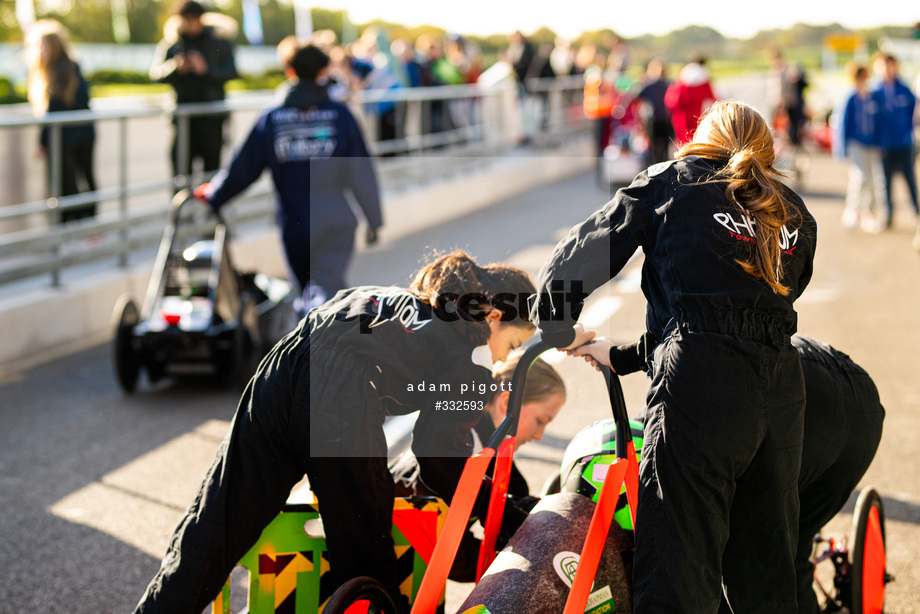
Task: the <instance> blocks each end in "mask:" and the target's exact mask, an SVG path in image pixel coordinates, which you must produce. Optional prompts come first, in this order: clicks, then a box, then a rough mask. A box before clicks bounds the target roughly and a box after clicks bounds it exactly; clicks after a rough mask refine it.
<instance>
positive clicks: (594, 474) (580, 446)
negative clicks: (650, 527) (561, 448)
mask: <svg viewBox="0 0 920 614" xmlns="http://www.w3.org/2000/svg"><path fill="white" fill-rule="evenodd" d="M629 428H630V431H632V438H633V445H634V446H635V447H636V457H637V458H636V460H637V461H638V460H640V459H641V458H642V423H641V422H639V421H638V420H630V421H629ZM616 440H617V430H616V423H615V422H614V420H613V418H607V419H605V420H598V421H597V422H595V423H594V424H591V425H589V426H587V427H585V428H584V429H582V430H581V431H580V432H579V433H578V434H577V435H575V437H574V438H573V439H572V441H571V442H570V443H569V445H568V447H567V448H566V449H565V454H564V455H563V457H562V470H561V471H560V484H561V489H562V492H577V493H579V494H582V495H585V496H587V497H590V498H591V500H592V501H594V502H595V503H597V500H598V497H599V496H600V492H601V486H602V485H603V483H604V478H605V477H606V475H607V467H608V466H610V465H611V464H612V463H613V461H615V460H616V457H617V455H616ZM613 517H614V519H615V520H616V521H617V522H618V523H619V524H620V526H621V527H623V529H625V530H627V531H632V528H633V527H632V519H631V518H630V516H629V510H628V509H627V507H626V487H625V486H623V487H622V488H621V490H620V499H619V501H617V509H616V513H615V514H614V516H613Z"/></svg>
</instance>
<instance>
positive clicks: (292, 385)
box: [135, 252, 535, 614]
mask: <svg viewBox="0 0 920 614" xmlns="http://www.w3.org/2000/svg"><path fill="white" fill-rule="evenodd" d="M534 291H535V289H534V286H533V282H532V281H531V280H530V278H529V277H528V276H527V274H526V273H525V272H523V271H521V270H520V269H516V268H513V267H509V266H505V265H500V264H490V265H487V266H484V267H480V266H477V265H476V263H475V262H474V261H473V260H472V259H471V258H470V257H469V256H467V255H466V254H465V253H463V252H454V253H451V254H447V255H445V256H441V257H440V258H438V259H437V260H435V261H434V262H432V263H430V264H428V265H427V266H425V267H424V268H422V269H421V270H420V271H419V272H418V274H417V276H416V277H415V280H414V281H413V283H412V285H411V286H410V287H409V288H408V289H403V288H397V287H389V288H383V287H377V286H363V287H358V288H351V289H346V290H342V291H340V292H339V293H338V294H336V295H335V297H333V298H332V299H331V300H330V301H328V302H327V303H325V304H324V305H322V306H320V307H317V308H315V309H312V310H311V311H310V312H309V313H308V314H307V317H306V318H304V319H303V320H302V321H301V322H300V325H299V326H298V327H297V328H296V329H295V330H294V331H292V332H291V333H290V334H288V335H287V336H286V337H285V338H284V339H282V340H281V341H279V342H278V344H277V345H276V346H275V347H274V348H273V349H272V350H271V351H270V352H269V353H268V355H267V356H266V357H265V358H264V359H263V360H262V363H261V364H260V365H259V368H258V370H257V371H256V374H255V376H253V378H252V380H251V381H250V382H249V385H248V386H247V387H246V390H245V391H244V392H243V397H242V398H241V399H240V403H239V407H238V409H237V413H236V416H235V418H234V420H233V424H232V426H231V430H230V433H229V434H228V436H227V438H226V439H225V440H224V442H223V443H222V445H221V447H220V449H219V450H218V453H217V457H216V458H215V460H214V464H213V465H212V467H211V469H210V471H209V472H208V474H207V475H206V476H205V479H204V481H203V482H202V484H201V487H200V489H199V491H198V494H197V495H196V497H195V499H194V500H193V502H192V504H191V506H190V507H189V509H188V511H187V512H186V514H185V517H184V518H183V519H182V521H181V522H180V523H179V526H178V528H177V529H176V532H175V533H174V535H173V537H172V540H171V543H170V547H169V550H168V551H167V554H166V557H165V558H164V559H163V563H162V565H161V567H160V571H159V573H158V574H157V575H156V577H154V579H153V580H152V581H151V583H150V585H149V586H148V588H147V592H146V594H145V595H144V597H143V598H142V599H141V601H140V603H139V604H138V606H137V609H136V610H135V612H138V613H142V612H143V613H149V612H170V613H175V612H187V613H189V614H198V613H199V612H201V611H202V609H204V608H205V606H207V604H208V603H210V602H211V601H212V600H213V599H214V597H215V596H216V595H217V593H218V592H219V591H220V589H221V587H222V586H223V584H224V582H225V581H226V579H227V577H228V576H229V574H230V571H231V569H232V568H233V566H234V565H235V564H236V563H237V561H239V559H240V558H241V557H242V556H243V555H244V554H245V553H246V552H247V551H248V550H249V548H250V547H251V546H252V545H253V544H254V543H255V542H256V540H257V539H258V537H259V535H260V533H261V532H262V529H263V528H264V527H265V526H266V525H267V524H268V523H269V522H270V521H271V520H272V519H273V518H274V517H275V516H276V515H277V514H278V512H279V510H280V509H281V507H282V505H283V504H284V502H285V500H286V499H287V497H288V495H289V494H290V491H291V488H292V487H293V486H294V485H295V484H297V482H299V481H300V480H301V479H302V478H303V476H304V474H306V475H307V476H308V477H309V480H310V487H311V489H312V490H313V493H314V494H315V495H316V499H317V501H318V504H319V511H320V514H321V516H322V518H323V525H324V529H325V535H326V545H327V548H328V553H329V564H330V573H331V574H332V575H333V584H334V585H335V586H339V585H341V584H342V583H344V582H345V581H347V580H349V579H351V578H354V577H358V576H370V577H372V578H375V579H377V580H379V581H380V582H381V583H382V584H383V586H384V587H385V588H386V589H387V591H388V592H389V594H390V596H391V597H392V598H393V600H394V602H395V603H396V604H397V606H398V607H399V604H400V601H403V600H402V599H401V598H400V594H399V586H398V582H397V562H396V555H395V554H394V551H393V540H392V538H391V536H390V528H391V518H392V514H393V499H394V492H395V485H394V482H393V479H392V477H391V476H390V473H389V471H388V469H387V445H386V440H385V438H384V433H383V422H384V418H385V417H386V416H387V415H396V414H406V413H410V412H412V411H415V410H419V418H418V420H417V422H416V425H415V430H414V432H413V442H412V449H413V452H414V453H415V455H416V457H418V461H419V465H420V480H421V482H422V483H423V484H424V486H425V488H426V490H427V491H428V492H431V493H434V494H436V495H438V496H441V497H442V498H443V499H445V500H446V501H448V502H449V501H450V499H451V495H452V493H453V492H454V489H455V488H456V486H457V481H458V480H459V478H460V474H461V472H462V470H463V465H464V462H465V459H466V458H467V457H468V456H469V455H470V452H471V450H472V447H473V445H472V436H471V435H470V429H471V428H472V427H473V425H475V424H476V422H477V421H478V420H479V417H480V414H481V410H482V409H483V407H484V406H485V404H486V403H487V402H488V401H489V399H490V398H491V396H492V393H491V392H489V385H491V383H492V372H491V368H492V365H493V363H495V362H498V361H502V360H504V359H505V358H507V356H508V354H509V352H510V351H511V350H512V349H513V348H516V347H519V346H520V345H521V344H522V343H524V342H525V341H527V339H529V338H530V337H531V336H532V335H533V332H534V326H533V325H532V324H531V323H530V322H529V321H528V319H527V314H526V312H525V313H519V312H518V311H517V310H515V307H517V306H518V305H520V304H521V303H522V302H523V303H524V304H525V306H526V302H525V301H523V300H522V301H519V300H518V298H519V297H524V299H526V297H528V296H530V295H531V294H533V292H534ZM464 386H465V388H464ZM419 388H421V390H419ZM439 410H440V411H439ZM403 605H405V603H404V604H403Z"/></svg>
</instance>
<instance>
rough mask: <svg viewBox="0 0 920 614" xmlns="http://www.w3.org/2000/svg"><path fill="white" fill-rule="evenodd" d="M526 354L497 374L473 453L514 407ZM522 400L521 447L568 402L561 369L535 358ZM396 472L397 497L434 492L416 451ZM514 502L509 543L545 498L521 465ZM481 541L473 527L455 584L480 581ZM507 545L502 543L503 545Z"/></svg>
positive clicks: (483, 495) (514, 478)
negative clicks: (515, 379)
mask: <svg viewBox="0 0 920 614" xmlns="http://www.w3.org/2000/svg"><path fill="white" fill-rule="evenodd" d="M519 358H520V355H518V356H515V357H513V358H512V359H510V360H507V361H505V362H503V363H502V365H501V368H500V369H499V370H498V371H497V372H496V373H495V374H494V376H493V379H494V381H495V383H496V384H497V385H498V386H499V390H498V391H496V392H495V393H494V394H493V396H492V398H491V399H490V400H489V402H488V403H486V406H485V411H484V412H483V415H482V417H481V418H480V419H479V422H477V423H476V426H475V427H474V428H473V429H472V431H471V432H472V435H473V452H474V453H475V452H479V451H480V450H482V448H483V447H484V445H485V444H487V443H488V442H489V441H490V440H491V439H492V435H494V434H495V430H496V429H497V428H498V427H499V425H501V423H502V421H503V420H504V419H505V415H506V414H507V411H508V398H509V397H510V395H511V392H510V384H511V378H512V376H513V375H514V370H515V368H516V367H517V365H518V359H519ZM522 395H523V396H522V398H521V414H520V417H519V419H518V429H517V444H516V448H520V447H521V446H522V445H524V444H525V443H527V442H529V441H534V440H536V441H540V440H541V439H542V438H543V431H544V430H545V429H546V425H548V424H549V423H550V422H552V421H553V420H554V419H555V418H556V416H557V415H558V414H559V412H560V410H561V409H562V406H563V405H564V404H565V397H566V394H565V383H564V382H563V381H562V378H561V377H560V376H559V373H558V372H557V371H556V370H555V369H554V368H553V367H551V366H550V365H549V364H547V363H546V362H545V361H543V360H541V359H537V360H536V361H534V363H533V365H532V366H531V367H530V371H529V372H528V375H527V380H526V383H525V385H524V390H523V392H522ZM494 467H495V461H493V462H492V465H491V468H490V469H489V471H488V475H490V476H491V474H492V469H494ZM390 471H391V472H392V473H393V476H394V477H395V478H396V484H397V491H396V492H397V495H398V496H411V495H422V496H425V495H430V494H431V493H430V492H428V491H427V490H426V489H425V488H424V486H422V485H421V484H420V483H419V479H418V462H417V459H416V458H415V456H414V455H413V454H412V453H411V452H406V453H405V454H402V455H401V456H400V457H399V458H397V459H396V460H395V461H393V463H392V465H391V466H390ZM490 492H491V486H490V484H488V483H487V484H484V485H483V487H482V488H481V489H480V494H479V499H478V500H477V504H476V509H477V510H478V511H479V512H480V513H481V511H482V510H485V509H486V506H487V505H488V497H489V494H490ZM508 497H509V501H508V503H507V505H506V506H505V512H504V515H503V516H502V518H503V522H502V529H501V533H500V534H499V536H498V540H499V544H501V543H504V542H506V541H507V540H508V539H509V538H510V537H511V535H513V534H514V532H515V531H516V530H517V528H518V527H519V526H520V525H521V523H523V522H524V520H525V519H526V517H527V513H528V512H529V511H530V510H531V509H532V508H533V506H534V505H536V504H537V502H538V501H539V499H538V498H536V497H533V496H531V494H530V487H529V486H528V485H527V480H526V478H524V475H523V474H522V473H521V471H520V470H519V469H518V467H517V464H516V463H512V465H511V476H510V479H509V481H508ZM479 547H480V541H479V540H478V539H476V538H475V537H474V536H473V534H472V533H471V532H469V531H467V533H466V534H464V536H463V540H462V541H461V543H460V547H459V549H458V551H457V557H456V558H455V559H454V565H453V567H452V568H451V572H450V576H449V578H450V579H451V580H454V581H455V582H474V581H475V580H476V564H477V562H478V557H479ZM498 549H499V550H500V549H501V546H500V545H499V546H498Z"/></svg>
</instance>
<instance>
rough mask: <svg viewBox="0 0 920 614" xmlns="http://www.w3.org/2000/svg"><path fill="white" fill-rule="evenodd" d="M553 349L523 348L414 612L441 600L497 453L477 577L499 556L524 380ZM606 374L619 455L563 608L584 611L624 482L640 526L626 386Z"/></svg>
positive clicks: (468, 469)
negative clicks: (504, 403)
mask: <svg viewBox="0 0 920 614" xmlns="http://www.w3.org/2000/svg"><path fill="white" fill-rule="evenodd" d="M549 349H551V346H549V345H548V344H546V343H544V342H542V341H540V342H537V343H536V344H534V345H532V346H531V347H530V348H529V349H528V350H527V351H526V352H524V355H523V356H522V357H521V358H520V360H519V361H518V366H517V368H516V369H515V372H514V374H513V376H512V379H511V395H510V397H509V399H508V412H507V415H506V417H505V419H504V421H503V422H502V423H501V425H499V427H498V429H497V430H496V432H495V434H494V436H493V437H492V439H491V440H489V443H488V444H487V445H486V446H485V447H484V448H483V450H482V451H481V452H479V453H477V454H475V455H473V456H472V457H470V458H469V459H468V460H467V462H466V466H465V467H464V470H463V474H462V475H461V477H460V482H459V484H458V486H457V490H456V491H455V493H454V497H453V501H452V502H451V505H450V508H449V510H448V512H447V519H446V520H445V521H444V527H443V529H442V531H441V534H440V537H439V538H438V541H437V544H436V545H435V548H434V552H433V553H432V555H431V560H430V563H429V565H428V569H427V570H426V572H425V576H424V577H423V578H422V583H421V585H420V586H419V590H418V593H417V594H416V598H415V601H414V602H413V605H412V614H431V613H432V612H434V611H435V609H436V608H437V606H438V604H439V603H440V601H441V595H442V593H443V591H444V587H445V585H446V582H447V576H448V574H449V572H450V568H451V566H452V565H453V562H454V558H455V557H456V555H457V548H458V547H459V545H460V540H461V538H462V536H463V534H464V533H465V532H466V530H467V526H468V524H469V520H470V515H471V513H472V510H473V505H474V503H475V501H476V497H477V495H478V494H479V490H480V488H481V486H482V482H483V479H484V478H485V475H486V472H487V471H488V468H489V465H490V464H491V462H492V459H495V470H494V474H493V480H492V490H491V494H490V498H489V507H488V513H487V515H486V519H485V523H484V534H483V539H482V545H481V546H480V551H479V561H478V565H477V573H476V579H477V581H478V580H479V578H481V577H482V574H483V573H484V572H485V570H486V569H487V568H488V567H489V565H490V564H491V562H492V560H493V559H494V558H495V554H496V553H495V542H496V539H497V537H498V531H499V528H500V527H501V522H502V516H503V515H504V502H505V495H506V494H507V492H508V481H509V478H510V475H511V465H512V461H513V460H514V449H515V446H516V443H517V437H516V433H517V426H518V420H519V419H520V412H521V401H522V398H523V395H522V393H523V390H524V383H525V381H526V378H527V373H528V371H529V370H530V367H531V366H532V365H533V363H534V361H536V359H537V358H538V357H539V356H540V354H542V353H543V352H545V351H547V350H549ZM604 376H605V380H606V382H607V392H608V395H609V397H610V407H611V410H612V412H613V418H614V421H615V422H616V427H617V448H616V456H617V460H616V461H614V462H613V464H611V465H610V468H609V469H608V471H607V476H606V478H605V479H604V484H603V486H602V489H601V493H600V497H599V499H598V502H597V506H596V508H595V510H594V515H593V516H592V518H591V523H590V525H589V527H588V533H587V535H586V537H585V543H584V546H583V547H582V551H581V559H580V562H579V565H578V571H577V572H576V574H575V578H574V580H573V582H572V588H571V590H570V591H569V596H568V599H567V601H566V604H565V609H564V614H582V613H583V612H584V611H585V606H586V604H587V602H588V596H589V594H590V590H591V584H592V583H593V581H594V576H595V574H596V573H597V568H598V564H599V562H600V558H601V553H602V551H603V548H604V543H605V542H606V540H607V533H608V531H609V529H610V524H611V523H612V522H613V515H614V512H615V511H616V504H617V499H618V498H619V495H620V491H621V487H622V486H623V485H624V484H625V486H626V498H627V502H628V505H629V510H630V515H631V517H632V521H633V526H635V522H636V512H635V510H636V503H637V495H638V481H639V465H638V461H637V460H636V450H635V446H634V444H633V441H632V434H631V433H630V430H629V419H628V416H627V412H626V402H625V400H624V398H623V390H622V388H621V387H620V382H619V378H618V377H617V375H616V374H615V373H613V372H612V371H610V370H609V369H606V370H604ZM511 433H515V435H510V434H511ZM509 435H510V436H509Z"/></svg>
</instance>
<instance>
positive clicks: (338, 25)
mask: <svg viewBox="0 0 920 614" xmlns="http://www.w3.org/2000/svg"><path fill="white" fill-rule="evenodd" d="M126 2H127V5H128V25H129V29H130V32H131V42H133V43H155V42H157V41H158V40H159V39H160V37H161V36H162V30H163V24H164V22H165V21H166V19H167V18H168V17H169V12H170V8H171V7H172V4H173V0H126ZM76 3H77V0H56V1H55V2H48V1H47V0H45V1H42V0H38V2H37V3H36V5H37V6H36V12H37V17H38V18H45V17H48V18H53V19H57V20H59V21H60V22H62V23H63V24H64V25H65V26H67V28H68V29H69V30H70V32H71V35H72V38H73V40H74V42H92V43H114V42H115V38H114V34H113V28H112V13H111V3H110V0H79V9H78V10H77V8H76ZM220 4H221V6H222V12H224V13H226V14H227V15H229V16H230V17H232V18H234V19H236V20H237V22H238V23H242V2H241V1H240V0H229V1H226V2H222V3H220ZM260 6H261V12H262V28H263V33H264V38H265V44H266V45H275V44H277V43H278V42H280V41H281V39H283V38H284V37H285V36H287V35H289V34H291V33H292V32H293V23H294V10H293V7H292V6H291V2H290V1H288V2H284V1H280V2H279V0H264V1H262V2H260ZM311 15H312V19H313V27H314V29H315V30H325V29H328V30H332V31H333V32H335V33H336V35H337V37H338V40H339V41H340V42H341V41H344V42H346V43H347V42H350V41H351V40H353V39H354V38H355V36H357V35H360V33H361V31H362V30H363V29H364V28H366V27H368V26H371V25H378V26H385V27H387V28H388V29H389V31H390V35H391V38H396V37H406V38H409V39H410V40H414V39H415V38H417V37H418V36H419V35H421V34H423V33H429V34H441V35H443V34H445V30H444V29H443V28H438V27H435V26H419V27H413V28H409V27H406V26H403V25H401V24H395V23H389V22H386V21H382V20H375V21H374V22H371V23H365V24H353V23H350V22H349V21H348V20H347V16H346V14H345V13H344V12H343V11H336V10H328V9H323V8H313V9H312V10H311ZM847 31H848V30H847V28H844V27H843V26H841V25H840V24H836V23H833V24H829V25H810V24H802V23H799V24H795V25H794V26H792V27H790V28H787V29H783V30H762V31H760V32H758V33H757V34H755V35H754V36H753V37H751V38H749V39H746V40H741V39H734V38H728V37H725V36H723V35H722V34H721V33H720V32H719V31H717V30H715V29H713V28H711V27H708V26H699V25H691V26H686V27H684V28H681V29H679V30H675V31H673V32H670V33H668V34H664V35H660V36H653V35H644V36H638V37H633V38H626V37H624V39H625V40H626V42H627V43H628V44H629V46H630V48H631V50H632V53H633V61H636V62H642V61H645V60H647V59H649V58H651V57H652V56H655V57H658V58H661V59H664V60H665V61H668V62H683V61H686V60H687V59H689V57H688V56H689V55H704V56H706V57H709V58H713V59H718V58H743V57H750V58H754V57H758V56H761V55H762V52H763V49H764V48H765V47H767V46H770V45H773V46H777V47H781V48H790V47H813V46H820V45H821V42H822V40H823V39H824V36H826V35H827V34H833V33H843V32H847ZM859 33H860V34H862V35H863V36H865V37H866V39H867V41H868V43H869V45H870V47H872V46H874V45H875V44H876V43H877V41H878V39H879V38H881V37H883V36H890V37H911V36H912V34H913V25H912V24H906V23H905V24H896V25H892V26H886V27H881V28H872V29H863V30H860V31H859ZM461 34H462V33H461ZM507 34H509V33H508V32H500V33H496V34H494V35H492V36H484V37H476V36H470V37H469V38H470V39H471V40H473V41H474V42H476V43H477V44H478V45H479V47H480V48H481V49H482V52H483V55H484V56H485V57H496V56H497V54H498V53H499V52H500V50H501V49H503V48H504V47H506V46H507ZM524 34H525V35H527V36H528V37H529V38H530V39H531V40H532V41H533V42H534V43H536V44H540V43H552V42H553V41H554V40H555V38H556V33H555V32H554V31H553V30H552V29H551V28H549V27H543V28H540V29H538V30H537V31H535V32H525V33H524ZM238 36H239V39H238V41H237V42H238V43H240V44H245V43H246V40H245V38H244V37H243V34H242V30H241V31H240V34H239V35H238ZM615 36H616V33H615V31H614V30H613V29H610V28H604V29H599V30H595V31H590V32H584V33H582V34H581V35H580V36H579V37H578V38H576V39H575V40H574V41H573V43H574V44H575V45H581V44H583V43H593V44H595V45H597V46H598V47H599V48H604V47H605V46H607V44H608V41H609V40H610V39H611V37H615ZM19 40H22V32H21V31H20V29H19V26H18V24H17V22H16V16H15V2H14V0H2V2H0V41H10V42H13V41H19Z"/></svg>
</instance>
